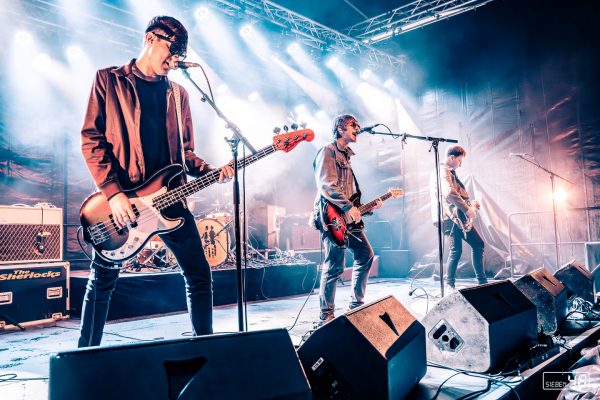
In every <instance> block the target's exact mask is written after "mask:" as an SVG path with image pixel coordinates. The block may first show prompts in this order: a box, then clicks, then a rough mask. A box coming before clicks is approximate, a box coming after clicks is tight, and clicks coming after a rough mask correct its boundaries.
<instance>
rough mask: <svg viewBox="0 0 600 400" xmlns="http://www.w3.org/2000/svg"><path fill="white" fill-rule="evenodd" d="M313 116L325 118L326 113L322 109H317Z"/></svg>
mask: <svg viewBox="0 0 600 400" xmlns="http://www.w3.org/2000/svg"><path fill="white" fill-rule="evenodd" d="M315 117H317V118H318V119H326V118H327V113H326V112H325V111H323V110H319V111H317V113H316V114H315Z"/></svg>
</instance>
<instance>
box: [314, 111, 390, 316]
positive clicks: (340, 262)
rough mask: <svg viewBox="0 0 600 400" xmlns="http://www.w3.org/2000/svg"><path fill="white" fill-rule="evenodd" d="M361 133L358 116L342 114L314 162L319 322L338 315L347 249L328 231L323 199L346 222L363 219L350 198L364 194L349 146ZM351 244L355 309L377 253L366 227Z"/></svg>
mask: <svg viewBox="0 0 600 400" xmlns="http://www.w3.org/2000/svg"><path fill="white" fill-rule="evenodd" d="M359 133H360V125H359V124H358V121H357V120H356V118H355V117H354V116H352V115H348V114H346V115H340V116H339V117H337V118H336V119H335V120H334V123H333V132H332V134H333V137H332V141H331V142H330V143H328V144H327V145H325V146H323V147H322V148H321V149H320V150H319V151H318V153H317V155H316V157H315V160H314V163H313V167H314V170H315V181H316V184H317V196H316V198H315V210H314V211H313V220H314V223H315V227H316V228H319V229H320V230H321V240H322V242H323V249H324V261H323V265H322V271H321V285H320V287H319V303H320V307H321V313H320V316H319V324H323V323H326V322H329V321H330V320H332V319H333V318H334V309H335V289H336V282H337V280H338V279H339V277H340V276H341V275H342V273H343V272H344V264H345V249H344V248H343V247H340V246H338V245H336V244H335V243H334V242H333V241H332V240H331V237H330V236H329V235H328V234H327V231H328V229H329V228H328V227H327V224H325V222H324V219H323V215H322V214H323V213H322V209H323V202H328V203H329V204H331V205H333V206H334V207H336V208H337V209H339V210H340V211H341V212H342V213H343V216H344V219H345V220H346V222H348V223H352V222H354V223H357V222H360V220H361V214H360V211H359V210H358V208H357V207H356V206H355V205H354V204H353V203H352V201H351V200H350V198H351V197H352V196H353V195H354V194H355V193H358V194H359V196H360V190H359V188H358V182H357V181H356V179H355V177H354V173H353V172H352V166H351V164H350V157H352V156H353V155H354V152H353V151H352V149H351V148H350V147H348V145H349V144H350V143H354V142H356V138H357V135H358V134H359ZM378 203H379V204H378V205H377V206H376V207H375V208H379V207H381V201H379V202H378ZM347 247H348V249H350V251H352V253H353V254H354V267H353V270H352V298H351V301H350V305H349V308H350V309H353V308H356V307H358V306H360V305H362V304H363V299H364V296H365V289H366V287H367V279H368V277H369V270H370V269H371V264H372V263H373V257H374V255H373V249H372V248H371V245H370V244H369V240H368V239H367V236H366V235H365V233H364V232H363V231H362V230H358V231H353V232H350V234H349V235H348V241H347Z"/></svg>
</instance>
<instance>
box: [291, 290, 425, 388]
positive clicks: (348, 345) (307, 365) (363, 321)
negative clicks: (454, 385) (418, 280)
mask: <svg viewBox="0 0 600 400" xmlns="http://www.w3.org/2000/svg"><path fill="white" fill-rule="evenodd" d="M298 355H299V357H300V361H301V363H302V365H303V367H304V371H305V372H306V375H307V377H308V380H309V382H310V384H311V387H312V388H313V394H314V398H316V399H319V398H343V399H401V398H404V397H405V396H406V395H407V394H408V393H409V392H410V391H411V389H412V388H413V386H414V385H416V384H417V383H418V382H419V381H420V380H421V378H422V377H423V376H424V375H425V371H426V369H427V366H426V358H425V330H424V329H423V325H421V324H420V323H419V321H417V320H416V319H415V318H414V317H413V316H412V315H411V314H410V313H409V312H408V310H406V308H404V307H403V306H402V304H400V302H399V301H398V300H396V299H395V298H394V297H392V296H388V297H385V298H383V299H381V300H378V301H375V302H373V303H370V304H365V305H364V306H362V307H359V308H356V309H355V310H352V311H349V312H348V313H346V314H345V315H342V316H340V317H338V318H335V319H334V320H332V321H331V322H329V323H327V324H325V325H323V326H322V327H320V328H319V329H317V330H316V331H315V332H314V333H313V334H312V335H311V336H310V337H309V338H308V339H307V340H306V342H305V343H304V344H302V346H300V348H299V349H298Z"/></svg>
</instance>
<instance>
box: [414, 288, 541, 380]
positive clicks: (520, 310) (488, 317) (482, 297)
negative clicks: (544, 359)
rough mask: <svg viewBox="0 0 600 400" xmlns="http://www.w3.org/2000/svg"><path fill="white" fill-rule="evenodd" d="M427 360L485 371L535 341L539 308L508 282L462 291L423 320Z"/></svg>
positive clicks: (440, 304)
mask: <svg viewBox="0 0 600 400" xmlns="http://www.w3.org/2000/svg"><path fill="white" fill-rule="evenodd" d="M421 322H422V323H423V325H424V326H425V331H426V332H427V360H428V361H433V362H436V363H438V364H442V365H445V366H448V367H452V368H459V369H464V370H469V371H475V372H486V371H489V370H490V369H492V368H494V367H499V366H501V365H502V363H503V362H506V360H508V359H509V358H510V357H512V356H514V355H516V354H518V353H519V352H520V351H523V350H527V349H529V348H530V347H531V346H532V345H534V344H535V343H537V318H536V309H535V305H533V303H532V302H531V301H530V300H529V299H528V298H527V297H525V295H524V294H523V293H521V292H520V291H519V289H517V288H516V286H515V285H514V284H513V283H512V282H510V281H500V282H494V283H489V284H485V285H480V286H475V287H471V288H466V289H460V290H458V291H456V292H454V293H452V294H451V295H449V296H446V297H444V298H443V299H441V300H440V301H439V302H438V303H437V304H436V305H435V307H433V309H431V311H429V313H428V314H427V315H425V317H424V318H423V320H422V321H421Z"/></svg>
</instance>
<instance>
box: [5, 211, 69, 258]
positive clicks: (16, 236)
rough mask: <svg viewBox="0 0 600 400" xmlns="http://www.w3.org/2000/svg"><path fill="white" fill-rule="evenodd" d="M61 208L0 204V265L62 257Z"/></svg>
mask: <svg viewBox="0 0 600 400" xmlns="http://www.w3.org/2000/svg"><path fill="white" fill-rule="evenodd" d="M62 224H63V214H62V209H61V208H55V207H28V206H0V264H15V263H30V262H47V261H60V260H62V259H63V254H62V251H63V229H62V226H63V225H62Z"/></svg>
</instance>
